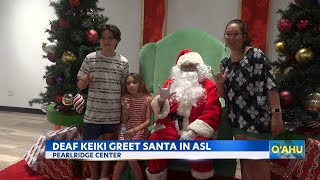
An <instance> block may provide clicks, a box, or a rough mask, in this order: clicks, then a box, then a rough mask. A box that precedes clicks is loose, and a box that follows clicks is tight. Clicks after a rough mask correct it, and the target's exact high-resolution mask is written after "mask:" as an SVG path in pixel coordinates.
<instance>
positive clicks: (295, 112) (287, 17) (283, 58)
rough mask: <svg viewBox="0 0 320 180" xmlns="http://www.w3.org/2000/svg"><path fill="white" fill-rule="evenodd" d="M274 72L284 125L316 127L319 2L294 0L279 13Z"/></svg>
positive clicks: (318, 119) (319, 104) (319, 124)
mask: <svg viewBox="0 0 320 180" xmlns="http://www.w3.org/2000/svg"><path fill="white" fill-rule="evenodd" d="M278 13H280V14H281V19H280V20H279V22H278V30H279V32H280V33H279V34H278V36H277V39H276V41H275V50H276V51H277V52H278V53H279V58H278V60H277V61H276V62H275V63H274V65H275V67H274V72H275V75H276V79H277V81H278V82H279V93H280V101H281V106H282V109H283V119H284V121H285V122H290V123H292V124H295V125H298V126H300V127H302V126H303V127H308V128H317V127H320V51H319V50H320V0H294V1H292V2H291V3H290V4H289V6H288V8H287V9H286V10H281V9H280V10H279V11H278Z"/></svg>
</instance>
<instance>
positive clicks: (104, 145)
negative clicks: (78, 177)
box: [45, 140, 305, 161]
mask: <svg viewBox="0 0 320 180" xmlns="http://www.w3.org/2000/svg"><path fill="white" fill-rule="evenodd" d="M45 149H46V152H45V153H46V159H85V160H94V161H106V160H109V161H113V160H129V159H190V160H192V159H194V160H196V159H300V158H304V155H305V142H304V140H208V141H149V140H144V141H137V140H124V141H120V140H106V141H98V140H75V141H63V140H47V141H46V148H45Z"/></svg>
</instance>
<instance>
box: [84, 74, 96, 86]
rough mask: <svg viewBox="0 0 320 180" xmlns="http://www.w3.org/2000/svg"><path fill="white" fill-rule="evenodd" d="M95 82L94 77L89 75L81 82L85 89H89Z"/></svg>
mask: <svg viewBox="0 0 320 180" xmlns="http://www.w3.org/2000/svg"><path fill="white" fill-rule="evenodd" d="M92 80H94V76H93V75H90V74H87V75H84V76H82V77H81V81H82V87H83V88H84V89H85V88H86V87H88V86H89V85H90V82H91V81H92Z"/></svg>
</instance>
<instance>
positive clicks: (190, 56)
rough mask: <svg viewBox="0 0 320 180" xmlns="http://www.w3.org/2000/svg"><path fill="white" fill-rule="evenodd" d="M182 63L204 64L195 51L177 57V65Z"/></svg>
mask: <svg viewBox="0 0 320 180" xmlns="http://www.w3.org/2000/svg"><path fill="white" fill-rule="evenodd" d="M184 63H191V64H204V62H203V59H202V57H201V55H200V54H199V53H197V52H189V53H186V54H184V55H182V56H180V57H179V59H178V62H177V65H179V66H180V65H181V64H184Z"/></svg>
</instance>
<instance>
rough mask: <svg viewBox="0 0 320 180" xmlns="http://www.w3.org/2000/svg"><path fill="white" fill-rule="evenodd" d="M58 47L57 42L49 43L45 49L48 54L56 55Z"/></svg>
mask: <svg viewBox="0 0 320 180" xmlns="http://www.w3.org/2000/svg"><path fill="white" fill-rule="evenodd" d="M56 47H57V43H56V42H49V43H47V44H46V46H45V49H46V50H47V51H48V52H51V53H54V52H55V49H56Z"/></svg>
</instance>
